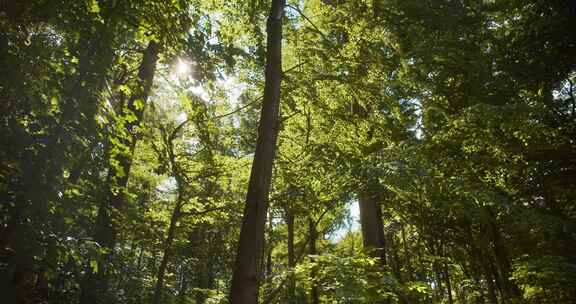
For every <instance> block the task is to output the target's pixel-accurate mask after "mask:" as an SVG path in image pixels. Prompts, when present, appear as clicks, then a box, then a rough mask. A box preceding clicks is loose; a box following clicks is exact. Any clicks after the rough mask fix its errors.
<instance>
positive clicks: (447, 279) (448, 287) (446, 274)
mask: <svg viewBox="0 0 576 304" xmlns="http://www.w3.org/2000/svg"><path fill="white" fill-rule="evenodd" d="M443 272H444V280H445V282H446V292H447V293H448V303H449V304H452V303H454V300H453V299H452V284H451V282H450V270H449V269H448V264H447V263H446V262H444V271H443Z"/></svg>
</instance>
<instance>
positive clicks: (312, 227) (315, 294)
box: [308, 219, 320, 304]
mask: <svg viewBox="0 0 576 304" xmlns="http://www.w3.org/2000/svg"><path fill="white" fill-rule="evenodd" d="M308 226H309V232H308V233H310V240H309V244H308V246H309V248H308V250H309V252H310V255H312V256H313V255H316V254H317V253H318V252H317V250H316V239H317V238H318V232H317V231H316V223H315V222H314V221H313V220H312V219H310V220H309V222H308ZM316 272H317V269H316V267H313V268H312V271H311V272H310V280H311V281H312V290H311V291H310V298H311V300H310V302H311V304H320V290H319V288H318V282H317V281H316V279H317V278H316V277H317V273H316Z"/></svg>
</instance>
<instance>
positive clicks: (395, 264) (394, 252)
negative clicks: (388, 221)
mask: <svg viewBox="0 0 576 304" xmlns="http://www.w3.org/2000/svg"><path fill="white" fill-rule="evenodd" d="M388 237H389V239H388V242H389V244H390V246H388V249H389V250H390V252H389V253H388V256H390V257H391V258H392V261H391V264H392V272H393V273H394V276H395V277H396V279H397V280H398V282H400V283H402V273H401V271H400V269H401V268H402V266H401V265H400V257H399V256H398V250H399V248H398V247H399V246H398V242H397V241H396V235H395V234H394V233H393V232H390V233H388Z"/></svg>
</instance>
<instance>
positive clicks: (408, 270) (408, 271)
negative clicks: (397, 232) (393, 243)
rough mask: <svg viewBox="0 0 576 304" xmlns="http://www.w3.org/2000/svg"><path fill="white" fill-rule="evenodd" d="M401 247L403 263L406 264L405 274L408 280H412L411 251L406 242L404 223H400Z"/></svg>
mask: <svg viewBox="0 0 576 304" xmlns="http://www.w3.org/2000/svg"><path fill="white" fill-rule="evenodd" d="M401 232H402V248H403V249H404V250H403V251H404V252H403V253H404V265H405V266H406V274H407V276H408V281H412V279H413V276H412V275H413V272H414V271H413V270H412V259H411V253H410V251H409V250H408V242H406V229H405V228H404V225H402V230H401Z"/></svg>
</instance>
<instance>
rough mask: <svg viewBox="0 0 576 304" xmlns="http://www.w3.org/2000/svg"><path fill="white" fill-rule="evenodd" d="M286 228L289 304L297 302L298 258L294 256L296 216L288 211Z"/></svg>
mask: <svg viewBox="0 0 576 304" xmlns="http://www.w3.org/2000/svg"><path fill="white" fill-rule="evenodd" d="M286 228H287V230H288V240H287V241H288V269H290V274H289V275H290V277H289V278H288V303H295V302H296V301H295V300H296V280H295V277H294V267H295V266H296V256H295V254H294V214H293V213H292V212H291V211H289V210H287V214H286Z"/></svg>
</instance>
